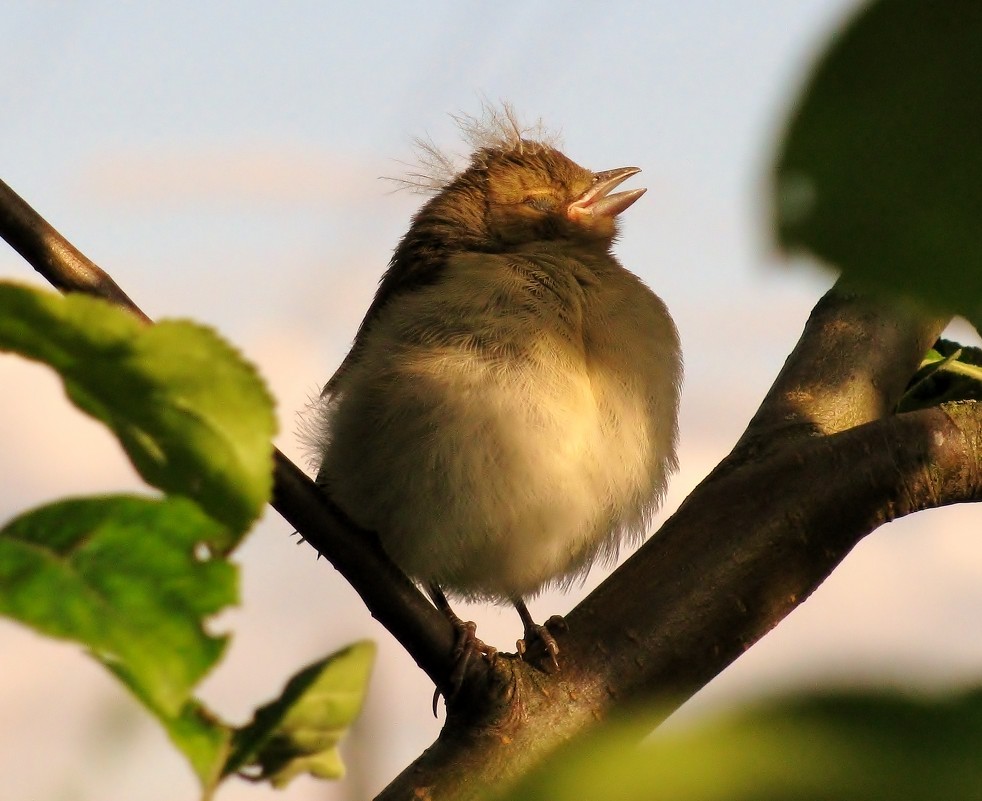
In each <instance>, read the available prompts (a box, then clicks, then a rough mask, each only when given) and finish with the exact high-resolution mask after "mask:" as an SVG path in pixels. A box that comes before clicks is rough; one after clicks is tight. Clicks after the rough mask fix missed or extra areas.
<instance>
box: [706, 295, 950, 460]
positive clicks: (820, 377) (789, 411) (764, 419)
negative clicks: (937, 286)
mask: <svg viewBox="0 0 982 801" xmlns="http://www.w3.org/2000/svg"><path fill="white" fill-rule="evenodd" d="M949 319H950V318H946V317H936V316H931V315H929V314H925V313H924V311H923V310H921V309H919V308H916V307H914V306H912V305H911V304H910V303H909V302H906V301H903V300H897V299H892V298H885V297H881V298H876V299H874V298H871V297H869V296H867V295H859V294H856V293H855V292H852V291H850V290H849V289H848V288H847V287H846V286H844V285H843V282H842V281H840V282H839V283H838V284H837V285H836V286H835V287H833V288H832V289H831V290H830V291H829V292H828V293H827V294H826V295H825V297H823V298H822V299H821V300H820V301H819V302H818V304H816V306H815V308H814V309H813V310H812V313H811V315H810V316H809V318H808V322H807V323H806V324H805V330H804V332H803V333H802V335H801V339H800V340H799V341H798V344H797V345H796V346H795V349H794V350H793V351H792V352H791V355H790V356H788V359H787V361H786V362H785V365H784V367H783V369H782V370H781V372H780V373H779V374H778V376H777V378H776V379H775V381H774V384H773V386H772V387H771V389H770V390H769V391H768V393H767V395H766V397H765V398H764V400H763V402H762V403H761V406H760V409H758V410H757V413H756V414H755V415H754V417H753V419H752V420H751V421H750V424H749V425H748V426H747V430H746V432H744V434H743V436H742V437H741V438H740V441H739V442H738V443H737V445H736V447H735V448H734V449H733V452H732V453H731V454H730V455H729V456H728V457H727V458H726V459H725V460H724V462H723V464H722V465H720V468H721V469H729V468H730V467H733V466H735V465H737V464H739V463H741V462H743V461H745V460H747V459H749V458H755V457H756V458H760V457H761V456H763V455H764V454H766V453H771V452H773V451H775V450H778V449H780V448H782V447H785V446H787V445H788V444H789V443H791V442H794V441H796V440H798V439H800V438H802V437H809V436H821V435H825V434H834V433H835V432H837V431H845V430H846V429H849V428H852V427H853V426H858V425H861V424H862V423H866V422H869V421H870V420H877V419H879V418H881V417H883V416H884V415H887V414H890V413H891V412H892V411H893V410H894V408H895V407H896V405H897V401H898V400H899V399H900V397H901V395H902V394H903V391H904V388H905V387H906V386H907V382H908V381H909V380H910V377H911V376H912V375H913V373H914V371H915V370H916V369H917V366H918V364H920V361H921V359H922V358H923V356H924V354H925V353H926V352H927V349H928V348H929V347H930V346H931V345H932V343H933V342H934V341H935V340H936V339H937V338H938V336H939V335H940V334H941V332H942V331H943V330H944V327H945V325H947V323H948V320H949Z"/></svg>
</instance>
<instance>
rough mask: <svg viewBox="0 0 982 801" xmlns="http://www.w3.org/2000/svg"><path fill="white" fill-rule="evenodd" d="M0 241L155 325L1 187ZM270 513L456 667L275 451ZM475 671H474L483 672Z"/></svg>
mask: <svg viewBox="0 0 982 801" xmlns="http://www.w3.org/2000/svg"><path fill="white" fill-rule="evenodd" d="M0 236H2V237H3V238H4V239H5V240H6V241H7V242H8V243H9V244H10V245H11V246H12V247H13V248H14V249H15V250H16V251H17V252H18V253H20V254H21V256H23V257H24V258H25V259H26V260H27V262H28V263H29V264H30V265H31V266H32V267H34V269H36V270H37V271H38V272H39V273H40V274H41V275H42V276H44V277H45V278H46V279H47V280H48V281H49V282H50V283H51V284H53V285H54V286H55V287H57V288H58V289H61V290H62V291H65V292H82V293H85V294H88V295H94V296H96V297H101V298H104V299H105V300H108V301H110V302H112V303H115V304H116V305H118V306H122V307H123V308H125V309H128V310H129V311H131V312H132V313H133V314H135V315H136V316H137V317H139V318H140V319H141V320H144V321H145V322H148V323H149V322H151V320H150V318H149V317H147V315H146V314H144V313H143V312H142V311H141V310H140V309H139V308H138V307H137V305H136V304H135V303H134V302H133V301H132V300H130V298H129V297H128V296H127V295H126V293H125V292H123V290H122V289H120V288H119V286H118V285H117V284H116V282H115V281H113V279H112V278H110V277H109V276H108V275H107V274H106V273H105V272H103V270H101V269H100V268H99V267H97V266H96V265H95V264H94V263H93V262H91V261H90V260H89V259H87V258H86V257H85V256H83V255H82V254H81V253H80V252H79V251H78V250H77V249H76V248H75V247H74V246H73V245H72V244H71V243H70V242H68V240H66V239H65V238H64V237H63V236H62V235H61V234H60V233H58V231H56V230H55V229H54V228H53V227H52V226H51V225H50V224H49V223H48V222H47V221H46V220H44V219H43V218H42V217H41V216H40V215H39V214H38V213H37V212H36V211H35V210H34V209H32V208H31V207H30V206H29V205H28V204H27V203H26V202H25V201H24V200H23V198H21V197H20V196H19V195H17V194H16V193H15V192H14V191H13V190H12V189H11V188H10V187H9V186H8V185H7V184H6V183H4V182H3V181H0ZM274 471H275V472H274V475H275V487H274V490H273V500H272V505H273V507H274V508H275V509H276V510H277V511H278V512H279V513H280V514H281V515H283V517H284V518H286V519H287V520H288V521H289V522H290V524H291V525H293V526H294V527H295V528H296V529H297V531H298V532H299V533H300V534H301V536H303V538H304V539H305V540H306V541H307V542H309V543H310V544H311V545H313V546H314V548H316V549H317V552H318V553H319V554H321V555H323V556H325V557H327V559H328V560H329V561H330V562H331V563H332V564H333V565H334V566H335V567H336V568H337V569H338V571H339V572H340V573H341V574H342V575H343V576H344V577H345V578H346V579H347V580H348V581H349V582H350V583H351V585H352V586H353V587H354V588H355V590H356V591H357V592H358V594H359V595H360V596H361V597H362V600H364V601H365V605H366V606H367V607H368V608H369V610H370V611H371V613H372V615H373V616H374V617H375V618H376V619H378V620H379V621H380V622H381V623H382V625H384V626H385V627H386V628H387V629H388V630H389V631H390V632H392V634H393V635H395V637H396V639H398V640H399V642H400V643H401V644H402V645H403V647H405V649H406V650H407V651H408V652H409V653H410V654H411V655H412V657H413V658H414V659H415V660H416V663H417V664H418V665H419V666H420V667H421V668H422V669H423V670H424V671H425V672H426V673H427V675H428V676H430V678H431V679H433V681H434V682H435V683H437V684H441V685H442V684H443V682H444V681H445V679H446V677H447V676H448V675H449V673H450V670H451V668H452V665H451V663H450V653H451V651H452V648H453V641H454V632H453V629H452V628H451V627H450V624H449V623H448V622H447V620H446V619H445V618H444V617H443V616H442V615H441V614H440V613H439V612H437V610H436V609H435V608H434V607H433V605H432V604H430V603H429V601H427V600H426V598H425V597H424V596H423V594H422V593H420V592H419V590H418V589H417V588H416V587H415V585H413V583H412V582H411V581H409V579H408V578H406V576H405V575H404V574H403V573H402V572H401V571H400V570H399V569H398V568H397V567H396V566H395V565H394V564H393V563H392V562H391V561H390V560H389V559H388V557H387V556H386V555H385V553H384V552H383V551H382V548H381V546H380V545H379V544H378V542H377V541H376V540H375V538H374V537H373V536H372V535H370V534H368V533H366V532H363V531H361V530H358V529H356V528H355V527H354V526H353V525H352V524H351V523H350V522H348V521H347V520H345V519H344V518H343V517H342V516H341V515H340V514H339V513H338V512H336V511H335V510H333V509H332V507H331V505H330V503H329V501H328V500H327V498H326V497H325V496H324V494H323V493H322V492H321V491H320V489H318V488H317V487H316V486H315V485H314V483H313V482H312V481H311V480H310V479H309V478H308V477H307V476H306V475H305V474H304V473H303V472H302V471H301V470H300V469H299V468H298V467H297V466H296V465H294V464H293V463H292V462H291V461H290V460H289V459H287V457H286V456H284V455H283V454H282V453H280V452H279V451H278V450H276V451H275V464H274ZM479 668H480V666H479V665H478V666H476V668H475V669H479Z"/></svg>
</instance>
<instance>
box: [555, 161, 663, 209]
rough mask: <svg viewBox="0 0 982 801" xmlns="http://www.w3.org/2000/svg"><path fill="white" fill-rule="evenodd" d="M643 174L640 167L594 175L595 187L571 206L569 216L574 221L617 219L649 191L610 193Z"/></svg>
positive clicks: (637, 190)
mask: <svg viewBox="0 0 982 801" xmlns="http://www.w3.org/2000/svg"><path fill="white" fill-rule="evenodd" d="M639 172H641V168H640V167H618V168H617V169H616V170H605V171H604V172H597V173H594V175H593V185H592V186H591V187H590V188H589V189H587V190H586V192H584V193H583V194H582V195H580V196H579V197H578V198H577V199H576V200H574V201H573V202H572V203H570V204H569V206H568V207H567V209H566V214H567V216H568V217H569V218H570V219H571V220H573V221H580V220H585V219H589V218H594V219H596V218H598V217H616V216H617V215H618V214H620V213H621V212H622V211H624V209H626V208H627V207H628V206H630V205H631V204H632V203H634V201H635V200H637V199H638V198H639V197H641V195H643V194H644V193H645V192H646V191H648V190H647V189H631V190H628V191H627V192H617V193H616V194H613V195H611V194H610V192H611V190H613V189H616V188H617V187H618V186H620V185H621V184H622V183H623V182H624V181H626V180H627V179H628V178H630V177H631V176H632V175H637V174H638V173H639Z"/></svg>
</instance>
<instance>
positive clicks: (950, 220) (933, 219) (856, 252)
mask: <svg viewBox="0 0 982 801" xmlns="http://www.w3.org/2000/svg"><path fill="white" fill-rule="evenodd" d="M980 131H982V4H980V3H978V2H977V1H976V0H947V1H946V2H943V3H937V2H929V0H879V2H873V3H870V4H869V5H868V6H866V7H865V8H864V9H863V10H862V11H861V12H860V13H859V14H858V15H856V16H855V17H854V18H853V19H852V20H851V21H850V22H849V24H848V25H846V26H845V27H844V29H843V30H841V31H840V32H839V33H838V34H837V35H836V36H835V37H834V38H833V40H832V42H831V44H830V45H829V47H828V49H827V50H826V52H825V53H824V54H823V56H822V57H821V59H820V61H819V63H818V64H817V66H816V67H815V69H814V71H813V72H812V74H811V76H810V78H809V79H808V82H807V85H806V87H805V90H804V92H803V94H802V96H801V98H800V99H799V101H798V102H797V103H796V105H795V107H794V109H793V112H792V115H791V119H790V122H789V125H788V129H787V132H786V134H785V137H784V141H783V144H782V146H781V148H780V154H779V156H778V158H777V162H776V166H775V178H774V200H773V205H774V209H775V220H774V225H775V229H776V232H777V237H778V239H779V241H780V243H781V244H782V245H783V246H784V247H785V248H786V249H788V250H790V251H793V252H794V251H805V252H808V253H810V254H813V255H815V256H818V257H819V258H820V259H822V260H824V261H825V262H827V263H829V264H831V265H832V266H834V267H838V268H841V269H842V270H843V271H844V273H845V274H847V275H849V276H851V277H852V278H854V279H856V280H858V281H859V282H861V283H863V284H865V285H867V286H873V287H879V288H882V289H885V290H887V291H891V292H899V293H906V294H908V295H912V296H915V297H917V298H920V299H923V300H926V301H928V302H929V303H930V304H932V305H935V306H938V307H941V308H944V309H947V310H951V311H956V312H961V313H963V314H966V315H968V316H969V317H973V316H975V317H977V316H978V315H977V312H978V311H979V310H980V309H982V269H980V266H982V136H980V134H979V132H980Z"/></svg>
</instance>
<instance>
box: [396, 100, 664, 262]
mask: <svg viewBox="0 0 982 801" xmlns="http://www.w3.org/2000/svg"><path fill="white" fill-rule="evenodd" d="M455 119H456V120H457V122H458V124H459V125H460V127H461V130H462V132H463V134H464V138H465V139H466V140H467V141H468V143H469V144H471V146H472V147H473V154H472V155H471V157H470V160H469V162H467V164H466V166H464V167H463V169H458V168H457V166H456V163H455V160H454V159H453V158H452V157H451V156H448V155H447V154H446V153H444V152H443V151H441V150H440V149H439V148H437V147H436V146H435V145H434V144H433V143H432V142H429V141H426V140H418V141H417V146H418V151H419V156H420V161H419V165H418V167H417V168H416V170H415V171H414V172H412V173H410V175H409V176H408V177H407V178H406V179H404V181H403V183H405V184H407V185H408V186H410V187H411V188H413V189H416V190H418V191H422V192H425V193H427V194H433V195H434V196H433V197H431V198H430V200H429V201H428V202H427V203H426V204H425V205H424V206H423V207H422V208H421V209H420V210H419V212H418V213H417V214H416V216H415V217H414V218H413V223H412V226H411V227H410V229H409V231H408V232H407V234H406V236H405V237H404V238H403V240H402V242H400V244H399V247H398V248H397V249H396V252H395V254H394V256H393V264H394V265H395V264H398V265H399V268H398V271H397V272H399V273H400V274H403V275H407V276H408V275H412V276H414V278H413V279H412V280H427V279H426V278H425V276H430V277H432V276H434V275H436V274H437V272H438V271H439V265H440V264H443V263H444V262H445V260H446V259H447V257H448V256H450V255H451V254H453V253H459V252H466V251H471V252H487V253H503V252H509V251H515V250H519V249H522V248H525V247H527V246H530V245H532V246H534V245H535V244H536V243H554V244H558V245H559V246H561V247H562V246H569V247H572V248H585V249H588V250H590V251H591V252H596V251H597V250H598V249H599V250H602V251H606V250H609V248H610V245H611V243H612V242H613V240H614V237H615V235H616V233H617V216H618V215H619V214H620V213H621V212H622V211H624V210H625V209H626V208H628V207H629V206H630V205H631V204H632V203H634V201H635V200H637V199H638V198H639V197H641V195H643V194H644V192H645V190H644V189H633V190H628V191H626V192H614V191H613V190H614V189H616V188H617V187H618V186H619V185H620V184H621V183H622V182H623V181H625V180H626V179H627V178H629V177H630V176H632V175H634V174H636V173H638V172H640V170H639V169H638V168H637V167H621V168H619V169H614V170H606V171H603V172H591V171H590V170H588V169H585V168H584V167H581V166H580V165H579V164H577V163H576V162H574V161H572V160H571V159H569V158H567V157H566V156H565V155H563V153H561V152H560V151H559V150H558V149H557V147H556V143H555V140H554V138H550V136H549V135H548V133H547V132H545V131H544V130H543V129H542V127H541V125H539V126H538V127H537V128H536V129H528V128H525V127H523V126H522V125H520V124H519V123H518V121H517V118H516V117H515V114H514V112H513V110H512V109H511V107H510V106H508V105H507V104H505V105H503V106H502V107H501V108H500V109H498V108H495V107H490V106H489V107H486V108H485V116H484V117H483V118H480V119H478V118H474V117H469V116H466V115H461V116H459V117H455ZM530 134H531V135H530ZM402 280H403V281H406V280H409V279H407V278H403V279H402Z"/></svg>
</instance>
